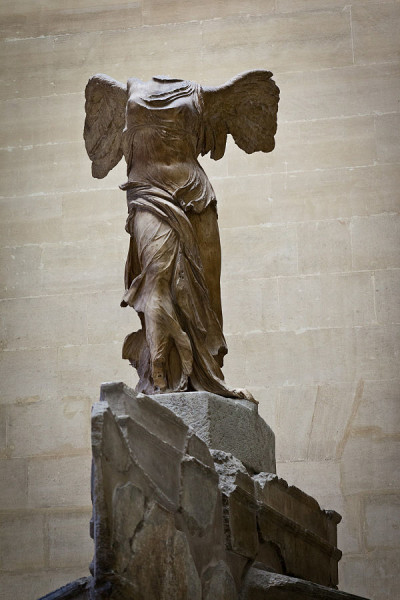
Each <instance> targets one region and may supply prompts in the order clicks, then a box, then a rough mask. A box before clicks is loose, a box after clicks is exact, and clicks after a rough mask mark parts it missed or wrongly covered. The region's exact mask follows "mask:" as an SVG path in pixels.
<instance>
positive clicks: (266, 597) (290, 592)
mask: <svg viewBox="0 0 400 600" xmlns="http://www.w3.org/2000/svg"><path fill="white" fill-rule="evenodd" d="M239 600H366V598H362V597H361V596H354V594H346V592H341V591H339V590H333V589H331V588H328V587H325V586H323V585H317V584H316V583H311V582H310V581H304V580H303V579H296V578H295V577H287V576H286V575H278V574H276V573H269V572H267V571H262V570H260V569H254V568H252V569H250V570H249V572H248V574H247V576H246V578H245V580H244V584H243V587H242V591H241V594H240V596H239Z"/></svg>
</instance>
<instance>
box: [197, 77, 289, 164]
mask: <svg viewBox="0 0 400 600" xmlns="http://www.w3.org/2000/svg"><path fill="white" fill-rule="evenodd" d="M271 77H272V73H271V72H270V71H249V72H247V73H242V74H241V75H238V76H237V77H234V78H233V79H231V80H230V81H228V82H226V83H225V84H224V85H222V86H220V87H203V103H204V131H203V136H202V140H201V142H200V152H201V154H202V155H204V154H207V153H208V152H210V153H211V158H213V159H214V160H219V159H220V158H222V157H223V155H224V153H225V146H226V138H227V135H228V133H230V134H231V135H232V137H233V139H234V140H235V142H236V144H237V145H238V146H239V148H241V149H242V150H244V151H245V152H247V154H252V153H253V152H258V151H261V152H271V151H272V150H273V149H274V147H275V139H274V135H275V133H276V129H277V112H278V102H279V88H278V86H277V85H276V84H275V82H274V81H273V79H271Z"/></svg>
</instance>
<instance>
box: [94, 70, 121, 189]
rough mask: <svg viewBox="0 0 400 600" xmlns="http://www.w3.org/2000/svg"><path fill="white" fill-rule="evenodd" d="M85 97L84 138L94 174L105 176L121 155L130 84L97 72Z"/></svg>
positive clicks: (99, 177)
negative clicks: (128, 86) (128, 85)
mask: <svg viewBox="0 0 400 600" xmlns="http://www.w3.org/2000/svg"><path fill="white" fill-rule="evenodd" d="M85 97H86V103H85V111H86V119H85V128H84V131H83V137H84V139H85V146H86V150H87V153H88V155H89V158H90V160H91V161H92V175H93V177H96V178H97V179H102V178H103V177H105V176H106V175H107V173H109V171H111V169H113V168H114V167H115V165H116V164H117V163H119V161H120V160H121V158H122V131H123V128H124V125H125V110H126V103H127V100H128V92H127V87H126V85H124V84H122V83H120V82H119V81H116V80H115V79H112V78H111V77H108V76H107V75H103V74H100V75H94V76H93V77H91V78H90V79H89V81H88V84H87V86H86V90H85Z"/></svg>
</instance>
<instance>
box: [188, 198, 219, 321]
mask: <svg viewBox="0 0 400 600" xmlns="http://www.w3.org/2000/svg"><path fill="white" fill-rule="evenodd" d="M187 216H188V217H189V220H190V222H191V224H192V227H193V230H194V234H195V237H196V241H197V243H198V246H199V251H200V258H201V262H202V264H203V269H204V278H205V280H206V284H207V288H208V291H209V294H210V301H211V306H212V308H213V310H214V312H215V314H216V315H217V317H218V319H219V320H220V322H221V324H222V312H221V290H220V277H221V243H220V239H219V230H218V216H217V210H216V207H215V206H214V205H210V206H208V207H207V208H206V209H205V210H204V211H203V212H202V213H200V214H196V213H188V214H187Z"/></svg>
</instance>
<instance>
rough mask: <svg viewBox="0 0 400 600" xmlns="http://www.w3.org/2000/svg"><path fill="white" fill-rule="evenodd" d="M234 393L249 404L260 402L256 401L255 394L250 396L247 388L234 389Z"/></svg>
mask: <svg viewBox="0 0 400 600" xmlns="http://www.w3.org/2000/svg"><path fill="white" fill-rule="evenodd" d="M232 392H233V393H234V394H235V396H236V397H237V398H240V399H241V400H248V401H249V402H253V404H258V400H256V399H255V398H254V396H253V394H250V392H249V390H246V389H245V388H234V389H233V390H232Z"/></svg>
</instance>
